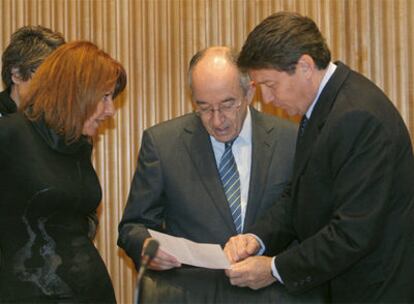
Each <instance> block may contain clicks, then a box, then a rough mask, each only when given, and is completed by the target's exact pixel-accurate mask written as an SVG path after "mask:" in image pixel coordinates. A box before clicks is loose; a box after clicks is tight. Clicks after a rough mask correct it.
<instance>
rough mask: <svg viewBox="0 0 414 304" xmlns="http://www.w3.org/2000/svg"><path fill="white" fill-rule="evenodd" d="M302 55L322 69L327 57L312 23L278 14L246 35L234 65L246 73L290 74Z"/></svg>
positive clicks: (325, 64)
mask: <svg viewBox="0 0 414 304" xmlns="http://www.w3.org/2000/svg"><path fill="white" fill-rule="evenodd" d="M304 54H307V55H309V56H310V57H312V59H313V60H314V61H315V64H316V66H317V67H318V69H325V68H326V67H327V66H328V64H329V62H330V60H331V53H330V51H329V48H328V46H327V44H326V41H325V38H324V37H323V36H322V34H321V32H320V31H319V29H318V27H317V25H316V24H315V22H314V21H313V20H312V19H310V18H308V17H304V16H301V15H299V14H297V13H291V12H279V13H275V14H273V15H270V16H269V17H267V18H266V19H264V20H263V21H262V22H261V23H260V24H259V25H257V26H256V27H255V29H254V30H253V31H252V32H251V33H250V34H249V36H248V37H247V39H246V42H245V43H244V46H243V48H242V50H241V52H240V56H239V59H238V61H237V64H238V65H239V67H240V68H241V69H243V70H246V69H268V68H272V69H276V70H278V71H284V72H288V73H294V71H295V68H296V64H297V63H298V61H299V59H300V57H301V56H302V55H304Z"/></svg>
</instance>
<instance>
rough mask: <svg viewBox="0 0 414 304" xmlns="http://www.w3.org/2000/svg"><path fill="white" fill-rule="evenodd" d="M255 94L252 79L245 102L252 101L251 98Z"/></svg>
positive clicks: (254, 85)
mask: <svg viewBox="0 0 414 304" xmlns="http://www.w3.org/2000/svg"><path fill="white" fill-rule="evenodd" d="M255 94H256V83H255V82H254V81H250V84H249V89H248V90H247V94H246V98H247V104H251V103H252V100H253V98H254V95H255Z"/></svg>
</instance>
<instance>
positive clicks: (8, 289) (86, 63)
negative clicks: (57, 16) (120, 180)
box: [0, 41, 126, 303]
mask: <svg viewBox="0 0 414 304" xmlns="http://www.w3.org/2000/svg"><path fill="white" fill-rule="evenodd" d="M125 85H126V74H125V70H124V68H123V67H122V66H121V64H120V63H118V62H117V61H115V60H114V59H112V58H111V57H110V56H109V55H108V54H106V53H105V52H103V51H101V50H99V49H98V48H97V47H96V46H95V45H94V44H92V43H90V42H86V41H78V42H72V43H67V44H64V45H63V46H61V47H59V48H58V49H57V50H55V51H54V52H53V53H52V54H51V55H50V56H48V57H47V58H46V59H45V61H44V62H43V63H42V64H41V65H40V67H39V68H38V69H37V71H36V73H35V74H34V75H33V77H32V80H31V84H30V86H29V88H28V91H27V93H26V94H25V95H24V96H23V99H22V100H21V102H22V104H21V109H22V111H21V112H18V113H15V114H10V115H7V116H3V117H1V118H0V248H1V253H2V259H1V266H0V302H2V303H3V302H6V303H9V302H18V303H28V302H30V303H114V302H115V295H114V290H113V287H112V283H111V280H110V277H109V275H108V272H107V270H106V267H105V264H104V263H103V261H102V259H101V257H100V255H99V253H98V251H97V249H96V248H95V246H94V244H93V242H92V240H91V239H90V238H89V237H88V231H89V225H88V215H89V214H90V213H91V212H93V211H94V210H96V208H97V207H98V205H99V203H100V201H101V187H100V183H99V180H98V177H97V175H96V173H95V170H94V168H93V166H92V162H91V153H92V138H93V137H94V136H95V135H96V134H97V132H98V128H99V126H100V125H101V124H102V122H103V121H105V120H106V119H108V118H110V117H112V116H113V115H114V113H115V109H114V104H113V99H114V98H115V97H116V96H117V95H118V94H119V93H120V92H121V91H122V90H123V89H124V88H125Z"/></svg>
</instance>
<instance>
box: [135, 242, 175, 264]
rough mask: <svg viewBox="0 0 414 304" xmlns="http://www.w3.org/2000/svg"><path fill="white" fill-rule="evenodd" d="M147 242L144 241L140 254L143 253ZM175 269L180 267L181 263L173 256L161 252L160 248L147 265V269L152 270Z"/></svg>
mask: <svg viewBox="0 0 414 304" xmlns="http://www.w3.org/2000/svg"><path fill="white" fill-rule="evenodd" d="M148 240H149V239H146V240H145V242H144V247H143V250H142V252H144V250H145V247H146V245H147V244H148ZM175 267H181V263H180V262H178V260H177V259H176V258H175V257H174V256H172V255H170V254H168V253H166V252H165V251H162V250H161V249H160V248H158V250H157V253H156V254H155V256H154V258H153V259H152V260H151V261H150V263H149V264H148V269H152V270H168V269H172V268H175Z"/></svg>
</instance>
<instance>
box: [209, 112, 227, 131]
mask: <svg viewBox="0 0 414 304" xmlns="http://www.w3.org/2000/svg"><path fill="white" fill-rule="evenodd" d="M211 115H212V116H211V119H212V123H213V126H214V127H219V126H221V124H222V122H223V117H224V115H223V114H222V113H221V112H220V111H218V110H214V111H213V113H212V114H211Z"/></svg>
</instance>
